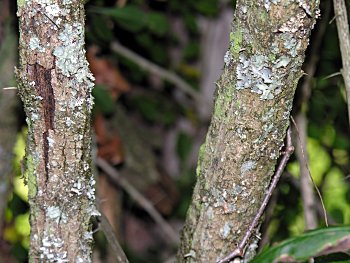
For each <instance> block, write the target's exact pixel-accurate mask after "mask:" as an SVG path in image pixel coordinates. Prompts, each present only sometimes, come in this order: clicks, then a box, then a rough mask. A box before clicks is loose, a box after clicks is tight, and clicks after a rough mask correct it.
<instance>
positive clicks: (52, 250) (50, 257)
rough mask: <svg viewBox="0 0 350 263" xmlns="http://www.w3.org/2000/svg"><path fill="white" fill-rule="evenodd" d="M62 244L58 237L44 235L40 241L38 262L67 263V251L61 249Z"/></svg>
mask: <svg viewBox="0 0 350 263" xmlns="http://www.w3.org/2000/svg"><path fill="white" fill-rule="evenodd" d="M63 245H64V242H63V241H62V239H60V238H59V237H55V236H54V235H46V236H44V238H43V239H42V246H41V247H40V252H41V254H40V260H41V261H42V262H55V263H58V262H60V263H63V262H69V260H68V258H67V251H65V250H64V249H63Z"/></svg>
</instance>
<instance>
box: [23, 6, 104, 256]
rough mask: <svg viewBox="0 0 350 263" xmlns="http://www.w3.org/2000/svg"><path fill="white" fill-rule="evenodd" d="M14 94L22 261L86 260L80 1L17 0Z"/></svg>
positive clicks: (88, 204)
mask: <svg viewBox="0 0 350 263" xmlns="http://www.w3.org/2000/svg"><path fill="white" fill-rule="evenodd" d="M17 4H18V12H17V15H18V16H19V27H20V41H19V44H20V47H19V54H20V68H19V69H18V70H17V79H18V86H19V94H20V96H21V99H22V101H23V103H24V108H25V112H26V114H27V124H28V140H27V148H26V157H25V162H26V175H27V176H28V179H27V180H28V187H29V204H30V224H31V236H30V239H31V240H30V252H29V257H30V262H91V243H92V241H93V240H92V231H91V224H90V220H91V217H92V216H94V215H97V214H98V212H97V211H96V209H95V205H94V199H95V193H94V191H95V190H94V183H95V181H94V178H93V176H92V172H91V150H90V144H91V134H90V112H91V108H92V106H93V99H92V97H91V90H92V87H93V82H92V81H93V76H92V74H91V73H90V71H89V68H88V63H87V61H86V59H85V51H84V3H83V1H82V0H18V2H17Z"/></svg>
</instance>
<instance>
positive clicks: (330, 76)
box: [322, 72, 341, 80]
mask: <svg viewBox="0 0 350 263" xmlns="http://www.w3.org/2000/svg"><path fill="white" fill-rule="evenodd" d="M339 75H341V72H335V73H332V74H329V75H328V76H325V77H324V78H323V79H322V80H325V79H330V78H333V77H335V76H339Z"/></svg>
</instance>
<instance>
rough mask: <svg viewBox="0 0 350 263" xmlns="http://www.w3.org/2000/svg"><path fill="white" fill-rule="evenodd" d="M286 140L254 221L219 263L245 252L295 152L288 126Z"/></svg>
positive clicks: (240, 255)
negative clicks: (233, 248)
mask: <svg viewBox="0 0 350 263" xmlns="http://www.w3.org/2000/svg"><path fill="white" fill-rule="evenodd" d="M286 141H287V145H286V148H285V151H284V152H283V157H282V159H281V162H280V163H279V165H278V168H277V170H276V173H275V176H274V177H273V179H272V181H271V184H270V186H269V189H268V190H267V193H266V195H265V198H264V200H263V202H262V204H261V206H260V207H259V210H258V212H257V213H256V215H255V217H254V219H253V221H252V222H251V224H250V226H249V228H248V230H247V232H246V233H245V235H244V237H243V239H242V241H241V242H240V243H239V245H238V246H237V248H236V249H235V250H234V251H233V252H231V253H230V254H229V255H227V256H226V257H224V258H222V259H220V260H219V261H218V262H217V263H225V262H228V261H230V260H231V259H234V258H236V257H242V256H243V254H244V250H245V247H246V245H247V243H248V241H249V239H250V237H251V235H252V233H253V231H254V229H255V228H256V226H257V225H258V223H259V220H260V218H261V216H262V215H263V213H264V211H265V208H266V205H267V204H268V202H269V200H270V197H271V195H272V193H273V190H274V189H275V188H276V185H277V183H278V181H279V179H280V178H281V175H282V172H283V170H284V168H285V167H286V165H287V162H288V160H289V158H290V156H291V155H292V153H293V152H294V147H293V145H292V138H291V129H290V128H288V131H287V136H286Z"/></svg>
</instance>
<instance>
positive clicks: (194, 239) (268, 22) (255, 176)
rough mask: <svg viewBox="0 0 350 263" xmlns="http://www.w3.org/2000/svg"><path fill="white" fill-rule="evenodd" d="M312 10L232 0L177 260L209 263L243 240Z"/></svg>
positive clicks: (281, 127) (273, 154)
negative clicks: (230, 23) (232, 13)
mask: <svg viewBox="0 0 350 263" xmlns="http://www.w3.org/2000/svg"><path fill="white" fill-rule="evenodd" d="M318 5H319V1H317V0H312V1H302V0H298V1H287V0H280V1H262V0H260V1H256V0H238V1H237V7H236V11H235V18H234V22H233V28H232V32H231V34H230V47H229V50H228V51H227V53H226V55H225V58H224V61H225V68H224V73H223V74H222V76H221V78H220V79H219V81H218V82H217V91H216V100H215V109H214V113H213V117H212V121H211V125H210V127H209V131H208V134H207V138H206V142H205V143H204V144H203V146H202V147H201V150H200V154H199V161H198V167H197V184H196V186H195V189H194V194H193V200H192V204H191V206H190V208H189V211H188V214H187V220H186V224H185V227H184V230H183V235H182V242H181V245H180V250H179V253H178V261H179V262H215V261H217V260H218V259H220V258H221V257H223V256H224V255H226V254H227V253H229V252H231V251H232V250H234V248H235V246H236V244H238V243H239V242H240V241H241V240H242V237H243V235H244V233H245V231H246V230H247V228H248V226H249V224H250V222H251V221H252V219H253V217H254V215H255V214H256V212H257V209H258V207H259V206H260V203H261V201H262V198H263V197H264V194H265V190H266V188H267V186H268V185H269V182H270V179H271V176H272V175H273V172H274V169H275V165H276V162H277V160H278V157H279V155H280V150H281V148H282V146H283V139H284V137H285V132H286V129H287V127H288V124H289V114H290V111H291V108H292V103H293V96H294V91H295V88H296V84H297V82H298V80H299V78H300V77H301V76H302V74H303V72H302V71H301V65H302V63H303V60H304V53H305V49H306V47H307V45H308V41H309V40H308V38H309V35H310V32H311V29H312V28H313V25H314V23H315V20H316V18H317V16H318V12H319V11H318ZM255 244H256V243H254V241H253V240H252V241H251V249H248V252H249V253H250V252H251V251H253V254H254V248H256V245H255ZM249 253H248V254H249ZM247 257H248V256H247Z"/></svg>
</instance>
